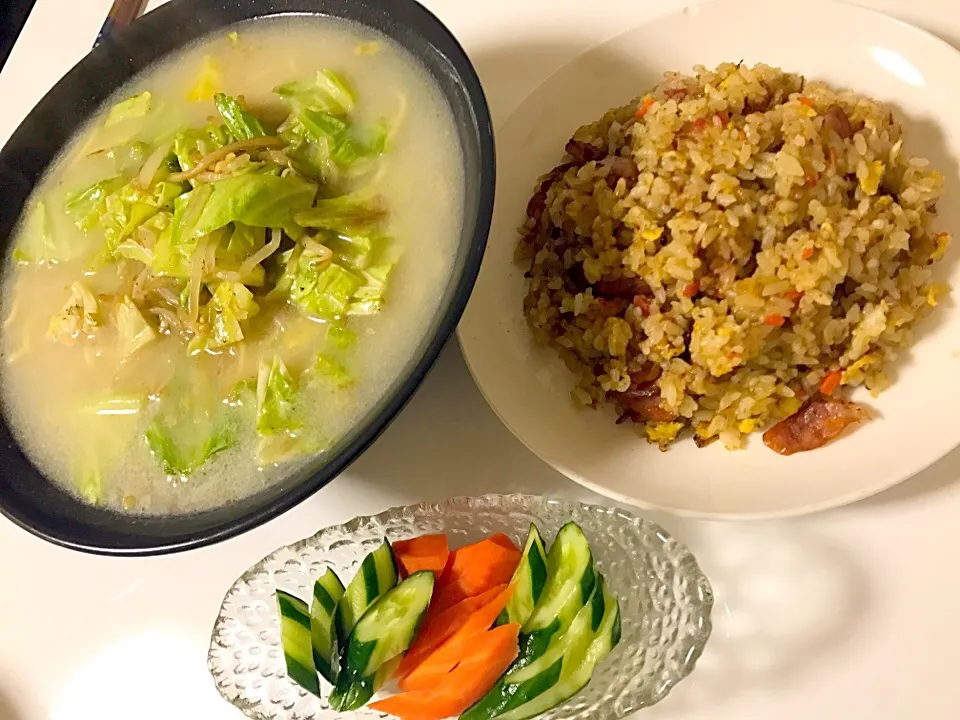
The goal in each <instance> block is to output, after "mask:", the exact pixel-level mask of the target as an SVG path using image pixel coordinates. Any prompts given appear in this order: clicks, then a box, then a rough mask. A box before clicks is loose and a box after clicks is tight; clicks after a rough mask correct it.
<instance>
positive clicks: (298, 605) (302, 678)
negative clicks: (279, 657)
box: [276, 590, 320, 697]
mask: <svg viewBox="0 0 960 720" xmlns="http://www.w3.org/2000/svg"><path fill="white" fill-rule="evenodd" d="M276 596H277V606H278V608H279V610H280V645H281V648H282V650H283V661H284V664H285V665H286V668H287V675H288V676H289V677H290V679H291V680H293V681H294V682H295V683H297V684H298V685H299V686H300V687H302V688H303V689H304V690H307V691H308V692H311V693H313V694H314V695H316V696H317V697H320V680H319V679H318V678H317V671H316V668H315V667H309V666H307V665H305V664H304V663H303V662H301V661H300V660H298V659H297V658H296V657H294V655H295V654H298V653H296V651H294V652H290V650H291V644H292V643H293V642H297V643H299V642H300V641H303V643H304V645H309V648H302V649H303V650H307V649H308V650H309V652H305V657H307V658H310V659H311V660H312V658H313V644H312V642H310V614H309V612H308V611H307V604H306V603H305V602H304V601H303V600H301V599H300V598H298V597H296V596H294V595H291V594H290V593H287V592H284V591H283V590H277V591H276ZM287 623H293V624H295V625H296V626H297V632H298V633H302V637H300V638H296V637H292V636H291V630H290V629H289V628H288V627H287Z"/></svg>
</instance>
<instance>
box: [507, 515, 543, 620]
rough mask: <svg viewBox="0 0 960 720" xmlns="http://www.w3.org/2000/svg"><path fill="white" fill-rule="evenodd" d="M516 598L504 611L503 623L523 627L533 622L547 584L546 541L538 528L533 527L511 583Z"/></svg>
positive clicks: (513, 596) (531, 525) (528, 534)
mask: <svg viewBox="0 0 960 720" xmlns="http://www.w3.org/2000/svg"><path fill="white" fill-rule="evenodd" d="M510 584H511V586H513V594H512V595H511V596H510V600H509V601H508V602H507V607H506V608H505V609H504V617H503V622H504V623H518V624H520V625H523V624H524V623H526V622H527V620H529V619H530V616H531V615H532V614H533V609H534V608H535V607H536V605H537V602H539V600H540V597H541V596H542V595H543V590H544V587H546V584H547V553H546V551H545V550H544V549H543V538H542V537H540V531H539V530H538V529H537V526H536V525H534V524H533V523H530V532H529V533H527V543H526V545H524V548H523V557H521V558H520V564H519V565H518V566H517V569H516V571H515V572H514V573H513V578H512V579H511V580H510Z"/></svg>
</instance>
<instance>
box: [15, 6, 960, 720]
mask: <svg viewBox="0 0 960 720" xmlns="http://www.w3.org/2000/svg"><path fill="white" fill-rule="evenodd" d="M779 1H781V0H771V2H779ZM782 1H787V0H782ZM861 1H862V4H864V5H867V6H870V7H875V8H877V9H881V10H883V11H886V12H888V13H890V14H893V15H896V16H898V17H901V18H903V19H905V20H907V21H909V22H912V23H914V24H916V25H919V26H921V27H924V28H926V29H928V30H931V31H933V32H935V33H937V34H939V35H940V36H941V37H943V38H945V39H946V40H948V41H951V42H953V44H954V45H956V46H957V47H960V6H958V4H957V3H956V0H870V1H866V0H861ZM153 4H154V5H156V4H159V3H156V2H154V3H153ZM425 4H426V5H427V6H428V7H430V8H431V9H432V10H433V11H434V12H435V13H436V14H437V15H439V17H440V18H441V19H442V20H443V21H444V22H446V23H447V24H448V25H449V27H450V28H451V29H452V30H453V32H454V33H455V34H456V35H457V36H458V37H459V38H460V39H461V41H462V42H463V44H464V46H465V47H466V49H467V51H468V52H469V54H470V55H471V57H472V59H473V61H474V63H475V64H476V66H477V69H478V71H479V74H480V76H481V79H482V80H483V82H484V85H485V87H486V90H487V93H488V98H489V101H490V104H491V108H492V111H493V115H494V120H495V122H497V123H500V122H503V121H504V120H505V119H506V118H507V117H508V116H509V114H510V113H511V112H512V110H513V109H514V108H515V107H516V106H517V105H518V104H519V103H520V102H521V101H522V100H523V99H524V97H525V96H526V95H527V94H528V93H529V92H530V91H531V90H532V89H533V88H534V87H536V85H537V84H539V83H540V82H541V81H542V80H544V79H545V78H546V77H547V76H548V75H549V74H550V73H551V72H552V70H553V69H555V68H557V67H558V66H559V65H560V64H562V63H564V62H566V61H567V60H570V59H572V58H573V57H574V56H575V55H577V54H579V53H580V52H582V51H583V50H585V49H587V48H589V47H591V46H592V45H594V44H596V43H597V42H599V41H602V40H604V39H606V38H608V37H611V36H612V35H614V34H616V28H615V27H614V26H612V24H611V22H610V20H609V18H610V17H617V18H619V22H620V23H622V25H623V26H628V25H633V24H637V23H640V22H643V21H644V20H646V19H649V18H651V17H654V16H656V15H658V14H661V13H665V12H669V11H672V10H674V9H676V8H677V7H679V6H681V5H682V4H683V2H682V0H473V1H471V0H427V1H426V2H425ZM802 4H803V3H802V0H798V1H797V5H798V7H801V8H802ZM109 6H110V0H38V2H37V5H36V7H35V9H34V11H33V14H32V15H31V16H30V19H29V21H28V23H27V25H26V28H25V29H24V32H23V34H22V35H21V37H20V40H19V42H18V43H17V45H16V47H15V48H14V50H13V52H12V54H11V56H10V59H9V61H8V62H7V65H6V67H5V68H4V69H3V71H2V73H0V144H2V142H4V141H5V140H6V138H7V137H8V136H9V134H10V133H11V132H12V131H13V130H14V128H15V127H16V125H17V124H18V123H19V122H20V120H21V118H22V117H23V116H24V115H26V113H27V112H28V111H29V109H30V108H31V107H32V106H33V104H34V103H35V102H36V101H37V100H39V99H40V97H41V96H42V95H43V93H44V92H46V90H47V89H48V88H49V87H50V86H51V85H52V84H53V83H54V82H55V81H56V80H57V79H58V78H59V77H60V76H61V75H62V74H63V73H64V72H66V70H68V69H69V68H70V67H71V66H72V65H73V64H74V63H75V62H76V61H78V60H79V59H80V58H81V57H82V56H83V55H84V53H85V52H86V51H87V50H88V49H89V46H90V43H91V42H92V40H93V38H94V37H95V36H96V33H97V30H98V29H99V27H100V24H101V22H102V21H103V18H104V16H105V15H106V13H107V10H108V8H109ZM584 8H587V10H585V9H584ZM604 18H605V19H604ZM785 30H786V31H787V32H789V31H788V29H785ZM772 31H777V29H772ZM799 41H811V39H805V40H804V39H801V40H799ZM813 42H815V40H813ZM811 52H816V50H815V49H814V46H813V44H811ZM958 91H960V84H958ZM0 201H2V198H0ZM704 472H705V474H706V473H707V472H708V469H707V468H704ZM958 477H960V452H954V453H953V454H952V455H950V456H948V457H947V458H945V459H944V460H942V461H941V462H939V463H937V464H936V465H935V466H933V467H932V468H931V469H929V470H927V471H926V472H924V473H922V474H921V475H920V476H917V477H915V478H913V479H912V480H909V481H907V482H906V483H904V484H902V485H901V486H899V487H897V488H895V489H893V490H891V491H888V492H887V493H885V494H883V495H880V496H878V497H876V498H873V499H871V500H868V501H865V502H862V503H859V504H858V505H855V506H852V507H849V508H845V509H841V510H836V511H832V512H828V513H823V514H820V515H816V516H813V517H808V518H802V519H798V520H791V521H777V522H769V523H748V524H728V523H715V522H698V521H688V520H678V519H675V518H669V517H657V518H655V519H656V520H658V521H659V522H661V523H662V524H663V525H664V526H665V527H666V528H667V529H668V530H670V531H672V532H673V533H674V534H675V535H676V536H677V537H679V538H680V539H682V540H684V541H685V542H686V543H688V544H689V545H690V547H691V548H692V549H693V550H694V552H695V553H697V555H698V556H699V558H700V561H701V564H702V565H703V568H704V570H705V571H706V573H707V574H708V575H709V577H710V578H711V580H712V582H713V585H714V589H715V591H716V599H717V602H716V608H715V613H714V623H715V629H714V634H713V638H712V639H711V641H710V643H709V645H708V646H707V649H706V651H705V653H704V655H703V658H702V659H701V661H700V664H699V665H698V667H697V669H696V671H695V672H694V674H693V675H692V676H691V677H690V678H689V679H688V680H686V681H685V682H683V683H682V684H681V685H680V686H678V687H677V688H676V689H675V690H674V692H673V693H672V694H671V695H670V696H669V697H668V698H667V699H666V700H664V701H663V702H662V703H661V704H659V705H657V706H655V707H654V708H652V709H649V710H646V711H643V712H641V713H640V714H639V716H638V717H639V718H641V719H642V720H657V719H658V718H661V719H662V718H669V719H671V720H702V719H707V718H709V719H710V720H768V719H773V718H778V719H781V718H782V720H808V719H813V718H817V719H823V720H834V719H836V720H860V719H861V718H863V719H864V720H866V719H870V720H900V719H901V718H902V719H904V720H913V719H914V718H916V719H917V720H957V719H958V718H960V680H958V677H957V669H958V668H960V611H958V598H960V561H958V552H957V549H958V547H960V536H958V533H957V527H958V525H960V482H957V479H958ZM511 491H525V492H533V493H546V494H552V495H563V496H567V497H574V498H578V499H589V500H598V498H597V497H596V496H592V495H591V494H590V493H588V492H586V491H583V490H581V489H580V488H579V487H578V486H576V485H574V484H573V483H571V482H569V481H567V480H566V479H565V478H563V477H562V476H560V475H559V474H557V473H556V472H554V471H553V470H551V469H550V468H548V467H547V466H545V465H543V464H542V463H541V462H540V461H539V460H537V459H536V458H535V457H533V456H532V455H531V454H530V453H529V452H527V451H526V449H525V448H523V447H522V446H521V445H520V444H519V443H518V442H517V441H516V440H515V439H514V438H513V437H512V436H511V435H510V433H509V432H508V431H507V430H506V429H505V428H504V427H503V426H502V425H501V424H500V423H499V421H498V420H497V419H496V417H495V416H494V415H493V413H492V412H491V411H490V410H489V409H488V408H487V406H486V405H485V403H484V401H483V399H482V398H481V396H480V394H479V392H478V391H477V390H476V388H475V386H474V384H473V382H472V381H471V378H470V377H469V375H468V373H467V370H466V368H465V366H464V363H463V360H462V358H461V355H460V351H459V349H458V347H457V346H456V344H455V343H451V345H450V346H449V347H448V348H447V349H446V351H445V352H444V353H443V356H442V357H441V359H440V361H439V362H438V364H437V366H436V368H435V369H434V371H433V373H432V374H431V375H430V377H429V378H428V380H427V382H426V383H425V385H424V386H423V388H422V389H421V391H420V393H419V394H418V395H417V396H416V397H415V399H414V400H413V401H412V402H411V404H410V405H409V407H408V409H407V410H406V411H405V412H404V413H403V415H402V416H401V417H400V418H399V419H398V420H397V421H396V422H395V423H394V424H393V425H392V426H391V427H390V428H389V429H388V430H387V431H386V433H384V435H383V436H382V437H381V439H380V440H378V441H377V443H376V444H375V445H374V446H373V447H372V448H371V449H370V450H369V451H368V452H367V453H366V454H365V455H364V456H363V457H362V458H361V459H360V460H359V461H358V462H357V463H356V464H355V465H353V466H352V467H351V468H350V469H349V471H348V472H347V473H345V474H344V475H343V477H341V478H339V479H338V480H337V481H336V482H334V483H333V484H332V485H330V486H329V487H327V488H325V489H324V490H322V491H321V492H319V493H317V494H316V495H315V496H314V497H313V498H311V499H310V500H308V501H307V502H305V503H303V504H302V505H300V506H299V507H297V508H296V509H294V510H292V511H291V512H289V513H287V514H286V515H284V516H282V517H281V518H278V519H276V520H274V521H273V522H270V523H268V524H267V525H265V526H263V527H261V528H259V529H257V530H254V531H252V532H250V533H247V534H246V535H244V536H242V537H239V538H237V539H234V540H231V541H228V542H225V543H222V544H219V545H216V546H214V547H211V548H207V549H203V550H198V551H194V552H190V553H186V554H181V555H174V556H168V557H158V558H146V559H134V560H125V559H111V558H100V557H92V556H85V555H80V554H77V553H72V552H69V551H66V550H62V549H59V548H56V547H53V546H52V545H48V544H46V543H44V542H43V541H41V540H38V539H36V538H34V537H32V536H30V535H28V534H27V533H26V532H24V531H22V530H20V529H18V528H16V527H15V526H14V525H12V524H11V523H9V522H8V521H6V520H3V519H0V720H43V719H44V718H50V719H51V720H172V719H174V718H175V719H177V720H194V719H196V720H241V718H242V716H241V715H240V713H239V712H238V711H236V710H234V709H233V708H232V707H231V706H230V705H228V704H227V703H226V702H224V701H223V700H221V699H220V697H219V696H218V694H217V692H216V690H215V689H214V686H213V682H212V680H211V679H210V677H209V675H208V674H207V671H206V650H207V644H208V637H209V632H210V629H211V625H212V623H213V619H214V617H215V615H216V612H217V609H218V608H219V604H220V601H221V599H222V596H223V593H224V591H225V590H226V588H227V587H228V586H229V584H230V583H231V581H232V580H233V579H235V578H236V576H237V575H238V574H239V573H240V572H241V571H242V570H243V569H244V568H246V567H247V566H248V565H250V564H251V563H252V562H254V561H256V560H258V559H259V558H260V557H262V556H263V555H265V554H267V553H268V552H270V551H271V550H273V549H274V548H275V547H277V546H278V545H281V544H285V543H288V542H291V541H293V540H296V539H299V538H301V537H304V536H306V535H310V534H312V533H313V532H314V531H316V530H317V529H318V528H320V527H322V526H325V525H328V524H331V523H337V522H342V521H345V520H347V519H349V518H351V517H353V516H355V515H358V514H367V513H371V512H376V511H379V510H382V509H385V508H387V507H389V506H392V505H397V504H404V503H407V502H414V501H418V500H437V499H442V498H443V497H446V496H448V495H451V494H461V493H463V494H467V493H483V492H511Z"/></svg>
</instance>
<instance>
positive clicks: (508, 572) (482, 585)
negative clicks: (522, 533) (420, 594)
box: [430, 538, 521, 611]
mask: <svg viewBox="0 0 960 720" xmlns="http://www.w3.org/2000/svg"><path fill="white" fill-rule="evenodd" d="M502 542H503V541H502V540H499V541H497V540H493V539H491V538H487V539H486V540H481V541H480V542H478V543H474V544H473V545H466V546H465V547H462V548H458V549H457V550H454V551H453V552H452V553H450V557H449V559H448V560H447V566H446V567H445V568H444V570H443V572H442V573H441V574H440V577H439V578H438V579H437V587H436V589H435V590H434V593H433V600H432V601H431V603H430V604H431V606H433V607H434V608H435V609H436V611H440V610H445V609H446V608H448V607H450V606H451V605H456V604H457V603H458V602H460V601H461V600H464V599H465V598H468V597H474V596H476V595H479V594H480V593H482V592H486V591H487V590H489V589H490V588H492V587H494V586H495V585H502V584H503V583H508V582H510V578H512V577H513V571H514V570H516V569H517V565H519V564H520V556H521V552H520V551H519V550H517V549H516V546H513V547H511V548H506V547H503V545H502V544H501V543H502ZM511 544H512V543H511Z"/></svg>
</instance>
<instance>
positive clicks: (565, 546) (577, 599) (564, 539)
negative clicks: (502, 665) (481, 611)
mask: <svg viewBox="0 0 960 720" xmlns="http://www.w3.org/2000/svg"><path fill="white" fill-rule="evenodd" d="M596 582H597V576H596V571H595V570H594V567H593V554H592V553H591V552H590V544H589V543H588V542H587V538H586V537H585V536H584V534H583V531H582V530H581V529H580V527H579V526H578V525H577V524H576V523H573V522H569V523H567V524H566V525H564V526H563V527H562V528H560V531H559V532H558V533H557V538H556V540H554V541H553V545H551V546H550V552H549V553H548V554H547V582H546V584H545V586H544V588H543V592H542V594H541V595H540V599H539V601H538V602H537V604H536V606H535V607H534V609H533V613H532V614H531V615H530V617H529V618H528V619H527V622H526V623H524V625H523V630H522V634H521V640H520V656H519V657H518V658H517V661H516V663H517V665H518V666H523V665H526V664H528V663H530V662H532V661H533V660H536V659H537V658H538V657H540V656H541V655H543V653H544V652H546V650H547V647H549V645H550V643H551V642H552V641H553V639H554V638H555V637H559V636H560V635H561V634H563V633H564V632H566V630H567V628H569V627H570V624H571V623H572V622H573V619H574V618H575V617H576V615H577V613H578V612H580V608H582V607H583V606H584V605H585V604H586V603H587V601H588V600H589V599H590V597H591V596H592V595H593V590H594V587H595V585H596Z"/></svg>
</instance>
